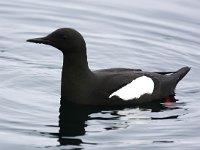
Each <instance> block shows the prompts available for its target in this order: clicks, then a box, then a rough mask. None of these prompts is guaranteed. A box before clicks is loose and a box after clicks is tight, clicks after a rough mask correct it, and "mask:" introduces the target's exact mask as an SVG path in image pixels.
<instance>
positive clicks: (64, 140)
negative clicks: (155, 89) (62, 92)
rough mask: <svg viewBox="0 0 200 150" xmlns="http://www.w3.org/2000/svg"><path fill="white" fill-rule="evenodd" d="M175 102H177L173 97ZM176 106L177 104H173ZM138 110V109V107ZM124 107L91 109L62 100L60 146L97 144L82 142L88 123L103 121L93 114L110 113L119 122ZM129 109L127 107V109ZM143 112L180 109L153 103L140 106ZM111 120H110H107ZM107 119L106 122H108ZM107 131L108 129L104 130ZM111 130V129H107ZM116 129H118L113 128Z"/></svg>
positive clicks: (169, 117) (171, 117) (174, 117)
mask: <svg viewBox="0 0 200 150" xmlns="http://www.w3.org/2000/svg"><path fill="white" fill-rule="evenodd" d="M172 100H173V102H175V101H176V99H174V97H172ZM172 104H175V103H172ZM135 108H136V107H131V108H130V109H135ZM137 108H138V107H137ZM123 109H125V108H123V107H115V108H113V107H112V109H111V108H108V107H107V108H106V107H103V108H102V107H101V108H99V107H91V106H82V105H75V104H72V103H66V102H63V101H62V100H61V106H60V116H59V127H60V130H59V134H58V141H59V143H60V145H81V144H95V143H85V142H83V141H82V140H81V136H83V135H85V134H86V131H85V128H86V127H87V121H89V120H94V119H95V120H101V119H104V118H101V117H91V114H95V113H101V112H103V111H104V112H105V111H108V110H109V112H110V115H111V116H113V117H111V118H110V119H113V120H119V119H120V117H122V116H121V115H120V114H119V113H118V111H122V110H123ZM126 109H127V107H126ZM139 109H140V110H141V111H145V110H148V111H149V110H150V111H151V112H160V111H163V110H168V109H180V108H179V107H177V106H176V105H174V107H168V105H165V104H162V103H153V104H152V103H151V105H150V104H147V105H143V106H139ZM177 117H178V115H177V116H168V117H166V118H150V119H153V120H154V119H176V118H177ZM106 119H109V118H106ZM106 119H105V120H106ZM104 129H106V128H104ZM107 129H108V130H110V128H107ZM113 129H116V128H113Z"/></svg>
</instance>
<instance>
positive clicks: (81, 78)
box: [27, 28, 190, 106]
mask: <svg viewBox="0 0 200 150" xmlns="http://www.w3.org/2000/svg"><path fill="white" fill-rule="evenodd" d="M27 41H28V42H33V43H41V44H47V45H51V46H53V47H55V48H57V49H58V50H60V51H61V52H62V53H63V56H64V57H63V58H64V59H63V67H62V79H61V100H64V101H69V102H72V103H74V104H83V105H94V106H135V105H142V104H146V103H152V102H155V101H158V100H160V99H163V98H166V97H169V96H173V95H175V88H176V85H177V83H178V82H179V81H180V80H181V79H182V78H183V77H184V76H185V75H186V74H187V73H188V72H189V70H190V68H189V67H183V68H181V69H179V70H178V71H175V72H146V71H142V70H141V69H128V68H111V69H101V70H95V71H91V70H90V68H89V66H88V61H87V54H86V43H85V40H84V38H83V36H82V35H81V34H80V33H79V32H78V31H76V30H74V29H71V28H60V29H57V30H56V31H54V32H52V33H50V34H49V35H47V36H45V37H40V38H33V39H29V40H27Z"/></svg>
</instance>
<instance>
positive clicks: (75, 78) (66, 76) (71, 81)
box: [61, 54, 93, 101]
mask: <svg viewBox="0 0 200 150" xmlns="http://www.w3.org/2000/svg"><path fill="white" fill-rule="evenodd" d="M92 76H93V73H92V72H91V71H90V69H89V67H88V62H87V56H86V55H83V54H82V55H81V56H78V54H69V55H67V56H64V62H63V68H62V82H61V99H66V98H68V99H70V100H72V101H75V100H77V99H78V98H76V96H77V91H78V93H81V92H84V90H86V89H87V88H86V87H87V85H88V84H90V80H91V78H92ZM85 95H86V94H85ZM73 99H75V100H73ZM78 100H79V99H78Z"/></svg>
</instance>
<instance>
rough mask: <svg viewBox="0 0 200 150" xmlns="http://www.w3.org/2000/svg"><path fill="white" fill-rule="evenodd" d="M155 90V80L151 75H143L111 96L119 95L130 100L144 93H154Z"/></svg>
mask: <svg viewBox="0 0 200 150" xmlns="http://www.w3.org/2000/svg"><path fill="white" fill-rule="evenodd" d="M153 90H154V82H153V80H152V79H151V78H149V77H146V76H141V77H138V78H136V79H135V80H133V81H132V82H130V83H129V84H127V85H125V86H124V87H122V88H121V89H119V90H117V91H115V92H114V93H112V94H111V95H110V96H109V98H111V97H112V96H118V97H120V98H121V99H123V100H130V99H134V98H140V96H142V95H144V94H152V93H153Z"/></svg>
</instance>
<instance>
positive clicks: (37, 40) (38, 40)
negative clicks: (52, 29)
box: [26, 37, 51, 45]
mask: <svg viewBox="0 0 200 150" xmlns="http://www.w3.org/2000/svg"><path fill="white" fill-rule="evenodd" d="M26 41H27V42H32V43H39V44H48V45H50V44H51V42H50V40H49V39H48V38H47V37H41V38H34V39H28V40H26Z"/></svg>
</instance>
